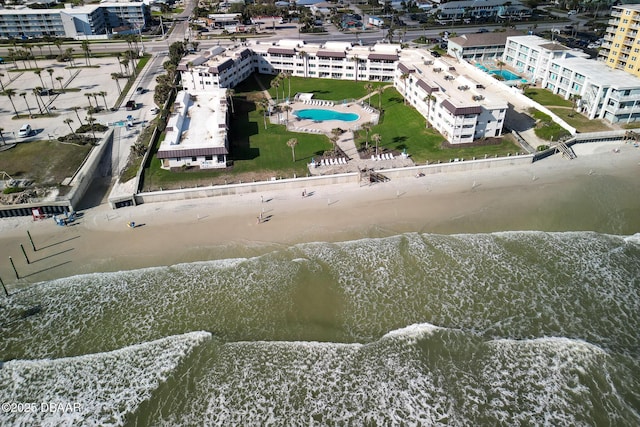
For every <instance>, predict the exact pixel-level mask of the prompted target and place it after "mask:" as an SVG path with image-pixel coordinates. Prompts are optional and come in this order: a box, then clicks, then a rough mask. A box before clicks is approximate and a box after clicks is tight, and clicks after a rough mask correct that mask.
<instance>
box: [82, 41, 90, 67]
mask: <svg viewBox="0 0 640 427" xmlns="http://www.w3.org/2000/svg"><path fill="white" fill-rule="evenodd" d="M82 50H83V51H84V60H85V61H86V64H87V65H89V66H90V65H91V60H90V59H89V57H90V56H91V49H89V40H83V41H82Z"/></svg>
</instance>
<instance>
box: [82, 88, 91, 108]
mask: <svg viewBox="0 0 640 427" xmlns="http://www.w3.org/2000/svg"><path fill="white" fill-rule="evenodd" d="M84 96H86V97H87V101H89V109H92V108H93V104H92V103H91V97H92V96H93V94H92V93H89V92H87V93H85V94H84Z"/></svg>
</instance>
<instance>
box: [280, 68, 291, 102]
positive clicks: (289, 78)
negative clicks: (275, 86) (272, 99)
mask: <svg viewBox="0 0 640 427" xmlns="http://www.w3.org/2000/svg"><path fill="white" fill-rule="evenodd" d="M292 74H293V73H292V72H291V71H285V73H284V75H285V77H286V78H287V80H288V81H289V99H291V76H292ZM282 90H283V92H284V88H282Z"/></svg>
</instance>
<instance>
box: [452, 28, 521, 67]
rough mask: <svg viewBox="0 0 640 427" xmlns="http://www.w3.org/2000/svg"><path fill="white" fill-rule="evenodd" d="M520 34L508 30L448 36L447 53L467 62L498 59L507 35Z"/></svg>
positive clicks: (500, 56) (502, 51)
mask: <svg viewBox="0 0 640 427" xmlns="http://www.w3.org/2000/svg"><path fill="white" fill-rule="evenodd" d="M520 34H522V33H521V32H518V31H513V30H508V31H498V32H487V33H476V34H463V35H461V36H458V37H450V38H449V40H448V43H447V53H448V54H449V55H451V56H453V57H454V58H457V59H464V60H465V61H469V62H471V61H477V62H484V61H492V60H495V59H500V58H502V54H503V53H504V46H505V44H506V43H507V37H512V36H515V35H520Z"/></svg>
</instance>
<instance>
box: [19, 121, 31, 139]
mask: <svg viewBox="0 0 640 427" xmlns="http://www.w3.org/2000/svg"><path fill="white" fill-rule="evenodd" d="M32 133H33V129H31V125H30V124H24V125H22V127H21V128H20V130H19V131H18V136H19V137H20V138H26V137H28V136H31V134H32Z"/></svg>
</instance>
